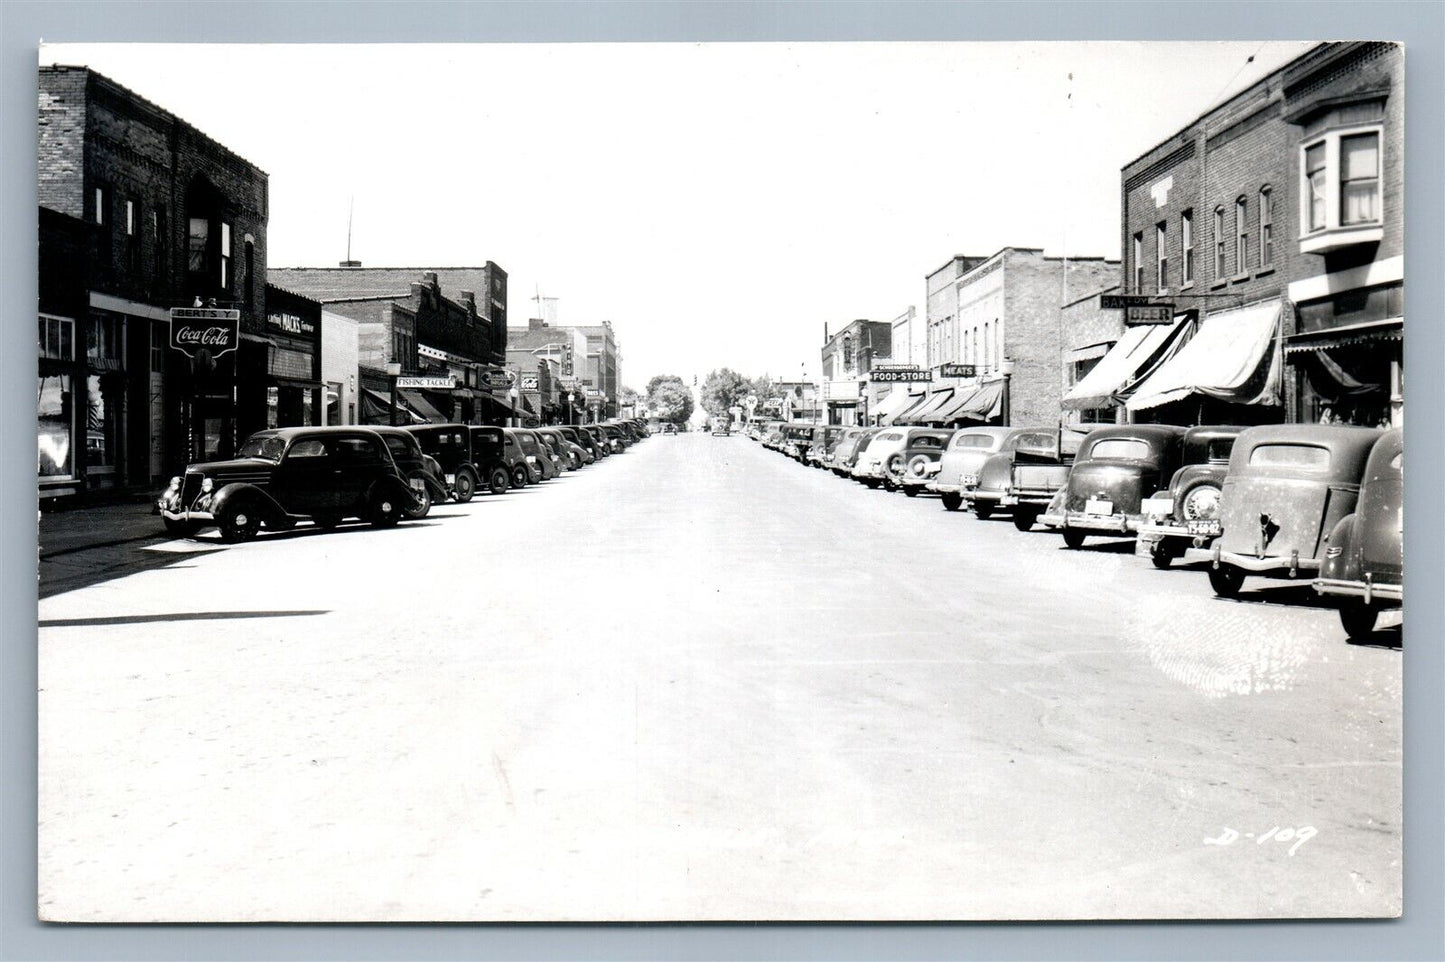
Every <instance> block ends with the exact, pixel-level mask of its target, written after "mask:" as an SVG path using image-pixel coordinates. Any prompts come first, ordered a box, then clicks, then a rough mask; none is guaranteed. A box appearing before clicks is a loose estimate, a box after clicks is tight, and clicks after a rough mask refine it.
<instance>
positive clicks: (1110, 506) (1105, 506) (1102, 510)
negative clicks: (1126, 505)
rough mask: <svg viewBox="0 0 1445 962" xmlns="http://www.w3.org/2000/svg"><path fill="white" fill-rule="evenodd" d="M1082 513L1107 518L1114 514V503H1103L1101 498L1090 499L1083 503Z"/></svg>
mask: <svg viewBox="0 0 1445 962" xmlns="http://www.w3.org/2000/svg"><path fill="white" fill-rule="evenodd" d="M1084 513H1085V514H1101V515H1104V516H1105V517H1108V516H1109V515H1112V514H1113V513H1114V502H1112V501H1105V500H1104V499H1103V498H1090V499H1089V500H1087V501H1085V502H1084Z"/></svg>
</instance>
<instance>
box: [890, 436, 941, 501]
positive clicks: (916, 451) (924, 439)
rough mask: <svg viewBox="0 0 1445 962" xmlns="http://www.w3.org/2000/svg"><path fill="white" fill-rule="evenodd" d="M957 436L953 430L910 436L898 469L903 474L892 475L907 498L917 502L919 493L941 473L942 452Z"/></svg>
mask: <svg viewBox="0 0 1445 962" xmlns="http://www.w3.org/2000/svg"><path fill="white" fill-rule="evenodd" d="M955 433H956V432H955V431H954V430H953V429H952V428H932V429H928V430H923V431H916V432H910V434H909V437H908V445H907V447H905V448H904V449H903V460H902V461H901V462H900V465H899V466H900V469H901V470H900V471H899V473H898V474H893V473H892V472H890V477H892V479H893V482H894V483H895V484H896V485H897V486H898V487H900V488H902V489H903V493H904V494H906V495H908V496H909V497H910V498H916V497H918V493H919V492H920V491H926V490H927V489H928V482H930V481H932V480H933V477H934V475H936V474H937V473H938V469H939V466H940V464H941V462H942V460H943V452H944V450H945V449H946V448H947V447H948V442H950V441H952V440H953V435H954V434H955Z"/></svg>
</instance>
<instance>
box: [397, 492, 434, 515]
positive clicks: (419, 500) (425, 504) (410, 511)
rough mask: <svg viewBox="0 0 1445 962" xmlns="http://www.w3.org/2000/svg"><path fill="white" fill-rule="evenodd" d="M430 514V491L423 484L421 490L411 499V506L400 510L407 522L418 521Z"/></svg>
mask: <svg viewBox="0 0 1445 962" xmlns="http://www.w3.org/2000/svg"><path fill="white" fill-rule="evenodd" d="M430 513H431V490H430V489H429V488H427V486H426V483H425V482H423V483H422V486H421V490H420V491H417V492H416V493H415V494H414V496H413V497H412V502H411V504H409V505H407V506H406V507H404V508H402V509H401V515H402V517H404V518H406V519H407V520H408V521H420V520H421V519H422V518H425V517H426V516H427V515H428V514H430Z"/></svg>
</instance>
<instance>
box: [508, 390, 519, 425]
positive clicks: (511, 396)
mask: <svg viewBox="0 0 1445 962" xmlns="http://www.w3.org/2000/svg"><path fill="white" fill-rule="evenodd" d="M507 398H508V399H509V400H510V401H511V402H512V427H514V428H515V427H519V426H521V423H522V422H521V419H520V418H518V417H517V389H516V388H515V387H513V388H508V389H507Z"/></svg>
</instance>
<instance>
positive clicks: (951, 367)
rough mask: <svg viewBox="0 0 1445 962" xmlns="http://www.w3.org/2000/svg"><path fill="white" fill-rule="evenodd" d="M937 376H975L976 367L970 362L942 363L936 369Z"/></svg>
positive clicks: (976, 374)
mask: <svg viewBox="0 0 1445 962" xmlns="http://www.w3.org/2000/svg"><path fill="white" fill-rule="evenodd" d="M938 376H939V377H977V376H978V368H977V367H976V366H974V365H972V364H944V365H941V366H940V367H939V369H938Z"/></svg>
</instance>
